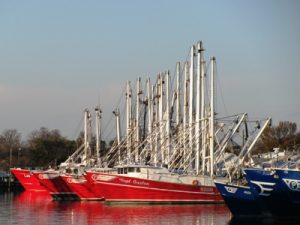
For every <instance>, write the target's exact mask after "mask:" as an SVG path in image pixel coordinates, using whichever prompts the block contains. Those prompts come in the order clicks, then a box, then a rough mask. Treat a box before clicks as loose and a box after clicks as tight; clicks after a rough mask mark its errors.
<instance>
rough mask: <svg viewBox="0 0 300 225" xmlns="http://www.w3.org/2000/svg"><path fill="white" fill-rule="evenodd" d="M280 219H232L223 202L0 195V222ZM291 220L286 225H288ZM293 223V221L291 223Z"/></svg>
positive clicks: (201, 224) (53, 224) (171, 223)
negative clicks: (114, 201) (163, 202)
mask: <svg viewBox="0 0 300 225" xmlns="http://www.w3.org/2000/svg"><path fill="white" fill-rule="evenodd" d="M286 222H287V221H286V220H285V221H280V220H274V219H271V220H262V219H258V220H256V221H252V220H249V219H247V220H236V219H232V218H231V214H230V211H229V210H228V209H227V207H226V205H225V204H216V205H213V204H204V205H189V204H186V205H159V204H156V205H144V204H129V205H128V204H108V203H106V202H101V201H98V202H97V201H96V202H80V201H73V202H72V201H65V202H58V201H53V200H52V198H51V197H50V196H49V195H48V194H47V193H45V194H43V193H39V194H37V193H32V192H26V191H25V192H21V193H9V192H6V193H1V194H0V224H1V225H2V224H4V225H5V224H16V225H23V224H24V225H25V224H26V225H29V224H33V225H48V224H49V225H58V224H64V225H67V224H74V225H75V224H76V225H81V224H83V225H85V224H87V225H92V224H108V225H109V224H119V225H122V224H130V225H138V224H146V225H147V224H149V225H150V224H151V225H152V224H153V225H155V224H163V225H176V224H178V225H179V224H180V225H181V224H184V225H185V224H197V225H224V224H230V225H232V224H255V225H258V224H287V223H286ZM292 222H293V220H291V221H290V222H289V223H288V224H291V223H292ZM294 224H297V223H294Z"/></svg>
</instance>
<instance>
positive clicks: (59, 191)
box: [34, 171, 79, 200]
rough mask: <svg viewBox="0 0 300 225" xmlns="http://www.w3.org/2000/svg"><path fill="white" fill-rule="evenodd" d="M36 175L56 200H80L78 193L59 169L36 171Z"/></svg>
mask: <svg viewBox="0 0 300 225" xmlns="http://www.w3.org/2000/svg"><path fill="white" fill-rule="evenodd" d="M34 176H35V177H36V178H37V179H38V180H39V182H40V183H41V185H43V186H44V187H45V188H46V189H47V190H48V191H49V193H50V195H51V196H52V197H53V198H54V199H55V200H79V197H78V195H77V194H76V193H75V192H73V191H72V190H71V189H70V187H69V186H68V185H67V184H66V183H65V182H64V180H63V179H62V178H61V177H60V175H59V173H58V172H57V171H54V172H49V171H44V172H35V173H34Z"/></svg>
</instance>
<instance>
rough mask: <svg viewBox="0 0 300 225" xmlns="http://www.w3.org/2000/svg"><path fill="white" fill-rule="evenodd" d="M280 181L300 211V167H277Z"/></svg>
mask: <svg viewBox="0 0 300 225" xmlns="http://www.w3.org/2000/svg"><path fill="white" fill-rule="evenodd" d="M276 174H277V176H278V177H279V179H280V183H281V185H282V186H283V188H284V191H285V192H286V193H287V196H288V199H289V201H290V202H291V203H292V204H293V206H294V207H295V208H296V210H297V211H298V213H300V170H298V169H276Z"/></svg>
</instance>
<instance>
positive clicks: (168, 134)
mask: <svg viewBox="0 0 300 225" xmlns="http://www.w3.org/2000/svg"><path fill="white" fill-rule="evenodd" d="M169 79H170V72H169V71H167V72H166V74H165V82H166V90H165V92H166V110H165V113H166V135H167V140H166V145H167V146H166V147H167V149H166V159H165V161H166V163H167V165H169V161H170V138H171V132H170V128H171V126H170V101H169V94H170V92H169Z"/></svg>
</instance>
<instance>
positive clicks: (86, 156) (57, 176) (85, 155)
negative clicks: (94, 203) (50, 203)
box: [33, 109, 99, 200]
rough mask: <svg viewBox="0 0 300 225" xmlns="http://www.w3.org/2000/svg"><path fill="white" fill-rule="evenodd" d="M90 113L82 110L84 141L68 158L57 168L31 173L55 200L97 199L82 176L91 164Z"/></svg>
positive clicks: (92, 161)
mask: <svg viewBox="0 0 300 225" xmlns="http://www.w3.org/2000/svg"><path fill="white" fill-rule="evenodd" d="M90 129H91V114H90V112H89V110H88V109H86V110H85V111H84V143H83V144H82V145H81V146H80V147H79V148H78V149H77V150H76V151H75V152H74V153H73V154H72V155H71V156H69V158H68V159H67V160H66V161H65V162H63V163H61V164H60V165H59V169H57V170H54V169H49V170H46V171H38V172H35V173H33V174H34V176H35V177H36V178H37V179H38V180H39V182H40V183H41V184H42V185H43V186H44V187H45V188H46V189H47V190H48V191H49V192H50V194H51V196H52V197H53V198H54V199H55V200H86V199H91V200H95V199H99V198H97V197H95V195H94V194H93V193H91V192H90V190H89V189H88V187H87V186H86V185H85V183H86V182H85V178H84V177H83V175H82V174H83V173H84V170H85V168H86V167H87V166H90V167H91V166H92V165H93V164H94V160H93V159H92V158H91V152H90V150H91V149H90V142H91V141H90V138H91V131H90Z"/></svg>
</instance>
